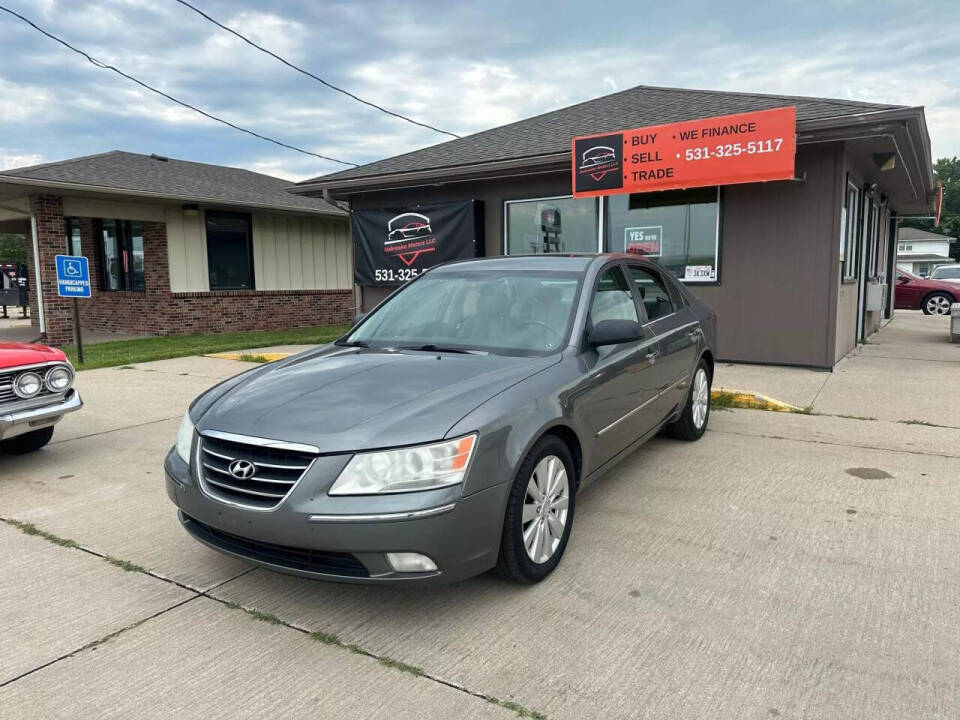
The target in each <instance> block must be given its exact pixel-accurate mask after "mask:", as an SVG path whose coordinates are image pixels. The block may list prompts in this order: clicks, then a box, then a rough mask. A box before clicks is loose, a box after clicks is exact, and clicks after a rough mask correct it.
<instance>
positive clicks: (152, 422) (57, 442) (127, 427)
mask: <svg viewBox="0 0 960 720" xmlns="http://www.w3.org/2000/svg"><path fill="white" fill-rule="evenodd" d="M182 417H183V415H182V414H181V415H174V416H173V417H166V418H159V419H157V420H147V421H146V422H142V423H135V424H134V425H124V426H123V427H118V428H113V429H112V430H101V431H100V432H95V433H89V434H88V435H77V436H75V437H69V438H64V439H63V440H54V441H53V442H51V443H50V444H51V445H63V444H64V443H68V442H73V441H74V440H83V439H84V438H92V437H99V436H100V435H109V434H110V433H115V432H120V431H121V430H130V429H131V428H139V427H145V426H147V425H155V424H156V423H162V422H169V421H171V420H179V419H180V418H182Z"/></svg>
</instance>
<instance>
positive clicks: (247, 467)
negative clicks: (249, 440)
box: [227, 460, 257, 480]
mask: <svg viewBox="0 0 960 720" xmlns="http://www.w3.org/2000/svg"><path fill="white" fill-rule="evenodd" d="M227 469H228V470H229V471H230V474H231V475H233V476H234V477H235V478H240V479H241V480H249V479H250V478H252V477H253V474H254V473H255V472H256V471H257V468H256V467H255V466H254V464H253V463H252V462H250V461H249V460H234V461H233V462H232V463H230V467H228V468H227Z"/></svg>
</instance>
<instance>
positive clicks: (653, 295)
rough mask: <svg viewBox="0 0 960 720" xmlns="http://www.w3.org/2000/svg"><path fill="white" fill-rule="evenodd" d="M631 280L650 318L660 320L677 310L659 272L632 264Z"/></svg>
mask: <svg viewBox="0 0 960 720" xmlns="http://www.w3.org/2000/svg"><path fill="white" fill-rule="evenodd" d="M630 282H631V283H632V284H633V288H634V290H635V291H636V293H637V297H638V298H640V302H641V303H643V307H644V309H645V310H646V313H647V319H648V320H659V319H660V318H664V317H666V316H667V315H672V314H673V313H674V312H675V311H676V307H675V306H674V303H673V300H672V299H671V297H670V291H669V290H668V289H667V287H666V285H665V284H664V281H663V279H662V278H661V277H660V276H659V275H658V274H657V273H654V272H652V271H651V270H647V269H646V268H643V267H639V266H637V265H631V266H630Z"/></svg>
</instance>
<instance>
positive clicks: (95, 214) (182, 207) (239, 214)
mask: <svg viewBox="0 0 960 720" xmlns="http://www.w3.org/2000/svg"><path fill="white" fill-rule="evenodd" d="M289 186H290V183H289V181H287V180H283V179H281V178H276V177H271V176H269V175H263V174H261V173H255V172H250V171H249V170H242V169H238V168H231V167H223V166H220V165H207V164H204V163H195V162H186V161H183V160H176V159H173V158H168V157H164V156H160V155H141V154H137V153H130V152H122V151H116V150H115V151H111V152H106V153H100V154H97V155H90V156H86V157H79V158H72V159H70V160H63V161H59V162H53V163H46V164H43V165H35V166H32V167H24V168H16V169H12V170H6V171H4V172H0V232H8V233H18V234H22V235H24V236H25V237H26V239H27V254H28V260H27V263H26V266H27V271H28V273H29V294H30V298H29V299H30V308H31V311H30V318H31V322H32V323H33V329H34V332H35V333H36V336H37V337H42V338H43V339H44V340H45V341H46V342H48V343H51V344H55V345H59V344H65V343H68V342H70V341H71V340H72V337H73V300H71V298H67V297H60V295H59V294H58V291H57V275H56V260H55V259H56V256H57V255H82V256H84V257H86V258H87V260H88V262H89V275H90V280H91V283H90V285H91V297H89V298H85V299H82V300H77V302H78V308H79V314H80V325H81V327H83V328H84V329H85V330H91V331H100V332H103V333H114V334H124V335H172V334H187V333H197V332H225V331H236V330H261V329H268V328H288V327H310V326H315V325H333V324H343V323H347V322H349V320H350V318H351V317H353V315H354V307H355V301H354V293H353V273H352V252H351V248H350V235H349V232H350V231H349V224H348V221H347V213H346V212H344V211H343V210H342V209H340V208H339V207H336V206H335V205H332V204H330V203H328V202H326V201H324V200H322V199H317V198H310V197H302V196H298V195H294V194H291V193H289V192H287V190H288V188H289ZM2 260H3V258H0V261H2Z"/></svg>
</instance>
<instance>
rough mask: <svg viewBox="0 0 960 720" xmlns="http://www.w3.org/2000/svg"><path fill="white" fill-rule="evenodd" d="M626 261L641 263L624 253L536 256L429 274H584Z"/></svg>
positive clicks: (449, 266)
mask: <svg viewBox="0 0 960 720" xmlns="http://www.w3.org/2000/svg"><path fill="white" fill-rule="evenodd" d="M615 259H626V260H631V261H637V260H639V261H643V260H644V258H643V257H642V256H639V255H631V254H626V253H542V254H537V255H500V256H497V257H485V258H472V259H469V260H455V261H453V262H449V263H446V264H444V265H440V266H438V267H436V268H434V269H433V271H432V272H445V271H448V270H456V271H457V272H461V271H463V270H469V271H490V270H556V271H564V270H566V271H568V272H570V271H572V272H584V271H586V269H587V268H589V267H590V265H591V264H592V263H593V262H595V261H597V260H604V261H606V260H615Z"/></svg>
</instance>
